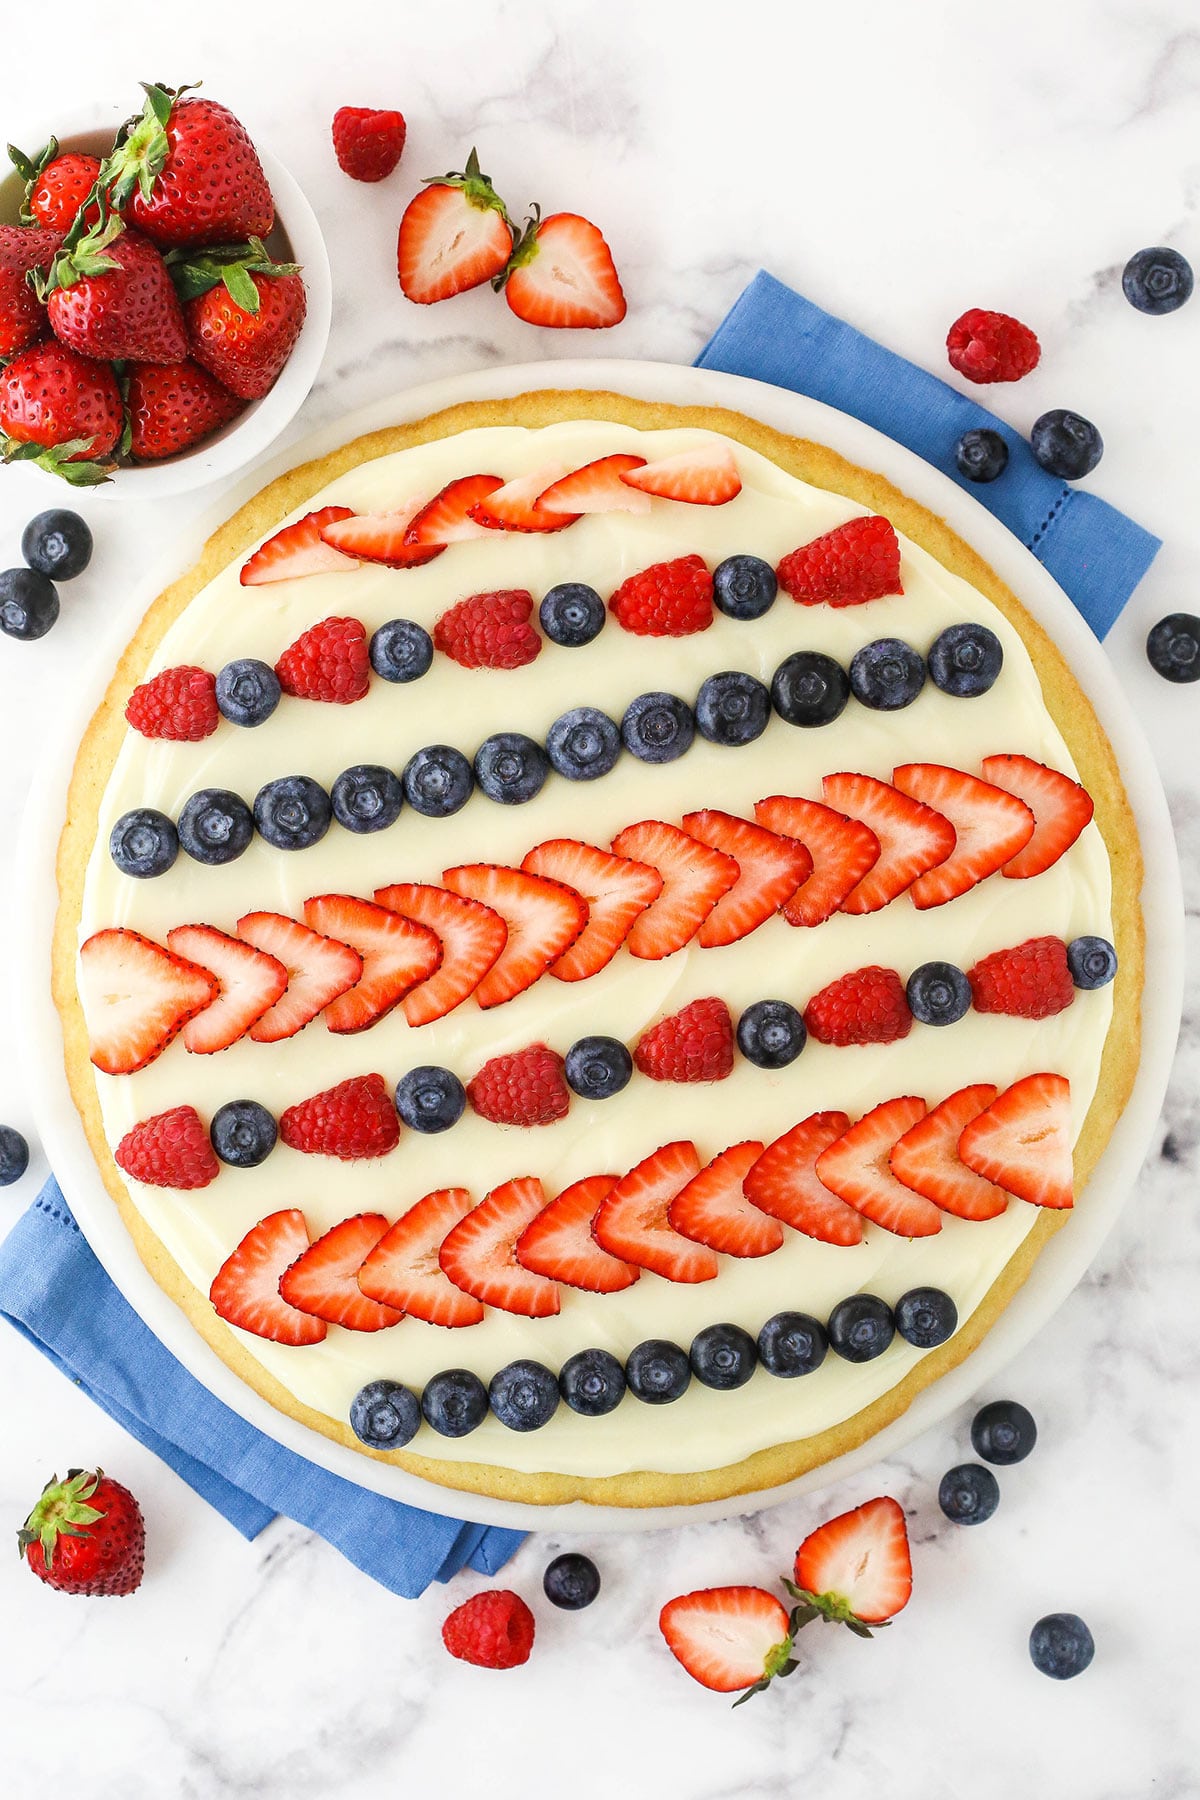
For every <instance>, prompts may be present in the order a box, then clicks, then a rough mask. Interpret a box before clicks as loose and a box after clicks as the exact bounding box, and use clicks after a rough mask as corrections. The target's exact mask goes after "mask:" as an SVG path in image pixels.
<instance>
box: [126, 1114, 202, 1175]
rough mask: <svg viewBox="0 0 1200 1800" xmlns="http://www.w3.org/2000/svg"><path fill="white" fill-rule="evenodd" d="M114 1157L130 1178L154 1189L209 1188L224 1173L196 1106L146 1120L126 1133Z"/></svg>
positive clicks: (156, 1115)
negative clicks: (145, 1183) (211, 1182)
mask: <svg viewBox="0 0 1200 1800" xmlns="http://www.w3.org/2000/svg"><path fill="white" fill-rule="evenodd" d="M114 1155H115V1156H116V1159H117V1163H118V1166H119V1167H120V1168H122V1169H124V1171H125V1173H126V1174H127V1175H132V1177H133V1179H134V1180H135V1181H144V1182H147V1183H148V1184H149V1185H150V1186H151V1187H171V1188H202V1187H207V1186H208V1184H209V1182H210V1181H212V1180H213V1179H214V1177H216V1176H217V1175H219V1174H220V1172H221V1165H220V1163H219V1162H218V1161H217V1159H216V1156H215V1155H214V1154H213V1147H212V1145H211V1144H210V1143H209V1140H208V1129H207V1127H206V1126H205V1124H204V1121H203V1120H202V1119H201V1117H200V1115H199V1113H198V1112H197V1111H196V1109H195V1107H194V1106H173V1107H172V1108H171V1110H170V1111H169V1112H163V1113H155V1115H154V1117H153V1118H152V1119H143V1120H142V1122H141V1124H140V1125H135V1126H134V1128H133V1130H132V1131H127V1132H126V1133H125V1136H124V1137H123V1138H122V1139H121V1141H120V1143H119V1144H118V1145H117V1148H116V1150H115V1152H114Z"/></svg>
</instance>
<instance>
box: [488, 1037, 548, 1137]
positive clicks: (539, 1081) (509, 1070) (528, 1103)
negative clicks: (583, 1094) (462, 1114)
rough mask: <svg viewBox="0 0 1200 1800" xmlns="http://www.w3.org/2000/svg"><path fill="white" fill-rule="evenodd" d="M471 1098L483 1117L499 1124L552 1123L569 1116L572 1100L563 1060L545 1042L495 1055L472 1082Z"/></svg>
mask: <svg viewBox="0 0 1200 1800" xmlns="http://www.w3.org/2000/svg"><path fill="white" fill-rule="evenodd" d="M467 1098H468V1099H469V1100H470V1102H471V1105H472V1106H473V1107H474V1109H475V1111H476V1112H477V1113H478V1114H479V1115H480V1117H481V1118H484V1119H491V1120H492V1122H493V1123H494V1124H496V1125H551V1124H553V1122H554V1120H555V1119H561V1118H563V1117H565V1115H566V1112H567V1109H568V1107H569V1106H570V1103H571V1096H570V1092H569V1090H568V1088H567V1083H566V1079H565V1077H564V1075H563V1059H562V1057H561V1056H558V1055H556V1054H555V1052H554V1051H553V1050H548V1049H547V1048H546V1046H545V1044H531V1045H530V1047H529V1049H528V1050H517V1051H514V1052H513V1054H512V1055H510V1056H493V1057H492V1058H491V1060H490V1062H485V1063H484V1065H483V1067H482V1069H480V1071H479V1073H478V1075H476V1077H475V1079H474V1081H471V1082H468V1084H467Z"/></svg>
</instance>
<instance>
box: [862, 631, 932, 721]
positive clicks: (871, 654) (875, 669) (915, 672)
mask: <svg viewBox="0 0 1200 1800" xmlns="http://www.w3.org/2000/svg"><path fill="white" fill-rule="evenodd" d="M924 686H925V660H924V658H923V657H921V656H918V654H917V652H916V651H915V650H914V649H913V647H912V645H911V644H906V643H905V642H904V640H903V639H902V638H876V639H875V642H874V643H873V644H864V645H863V647H862V649H861V650H856V651H855V653H854V655H853V657H852V658H851V661H850V689H851V692H852V693H853V695H854V698H855V699H856V700H860V701H861V702H862V704H863V705H864V706H869V707H871V708H872V710H873V711H875V712H899V710H900V708H901V707H902V706H911V705H912V703H913V701H914V700H915V699H916V697H917V695H918V694H919V693H920V691H921V689H922V688H923V687H924Z"/></svg>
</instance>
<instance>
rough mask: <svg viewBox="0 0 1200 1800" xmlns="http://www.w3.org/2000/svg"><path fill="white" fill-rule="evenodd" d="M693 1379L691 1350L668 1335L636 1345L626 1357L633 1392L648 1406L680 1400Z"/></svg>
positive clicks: (628, 1376) (626, 1371) (627, 1375)
mask: <svg viewBox="0 0 1200 1800" xmlns="http://www.w3.org/2000/svg"><path fill="white" fill-rule="evenodd" d="M691 1379H692V1365H691V1363H690V1362H689V1361H688V1355H687V1351H686V1350H681V1349H680V1348H679V1345H678V1344H670V1343H668V1342H667V1340H666V1339H665V1338H647V1339H646V1342H645V1343H644V1344H635V1345H634V1347H633V1349H632V1350H631V1351H630V1352H629V1355H628V1356H627V1357H626V1359H625V1380H626V1382H627V1383H628V1385H629V1391H630V1393H631V1394H633V1395H634V1397H635V1398H636V1399H638V1400H644V1401H645V1402H646V1404H647V1405H648V1406H665V1405H666V1404H667V1402H668V1401H670V1400H678V1399H679V1397H680V1396H681V1395H682V1394H683V1393H684V1392H685V1391H686V1389H687V1385H688V1383H689V1382H690V1381H691Z"/></svg>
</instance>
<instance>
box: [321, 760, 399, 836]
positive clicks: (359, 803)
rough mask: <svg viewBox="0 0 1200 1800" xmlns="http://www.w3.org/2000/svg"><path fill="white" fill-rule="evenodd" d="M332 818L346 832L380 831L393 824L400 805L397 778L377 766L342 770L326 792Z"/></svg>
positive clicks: (397, 816) (359, 765)
mask: <svg viewBox="0 0 1200 1800" xmlns="http://www.w3.org/2000/svg"><path fill="white" fill-rule="evenodd" d="M329 799H330V803H331V805H332V807H333V816H334V818H335V819H336V820H337V821H338V824H339V825H344V826H345V827H346V830H347V831H356V832H360V833H362V832H367V831H383V830H385V829H386V827H387V826H389V825H394V824H395V823H396V820H397V819H398V818H399V817H400V808H401V807H402V806H403V804H404V789H403V787H402V786H401V785H400V777H399V776H398V775H394V774H393V773H392V771H391V770H390V769H385V768H383V767H382V766H381V765H380V764H379V763H356V764H355V766H354V768H352V769H343V770H342V773H341V774H340V775H339V776H338V778H337V780H336V781H335V782H334V784H333V787H332V788H331V789H330V793H329Z"/></svg>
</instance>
